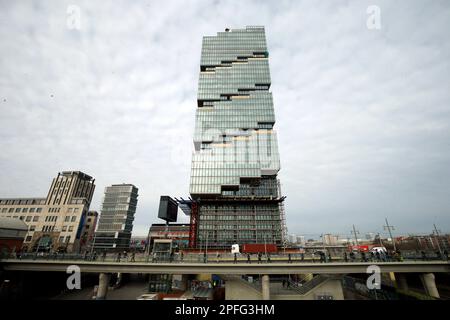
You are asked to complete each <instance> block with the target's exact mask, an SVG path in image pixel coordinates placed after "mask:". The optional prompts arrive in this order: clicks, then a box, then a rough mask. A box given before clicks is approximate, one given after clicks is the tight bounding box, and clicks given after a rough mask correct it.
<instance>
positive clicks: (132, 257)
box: [130, 251, 136, 262]
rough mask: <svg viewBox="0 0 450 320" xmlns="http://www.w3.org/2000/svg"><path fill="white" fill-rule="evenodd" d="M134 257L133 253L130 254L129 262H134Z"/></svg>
mask: <svg viewBox="0 0 450 320" xmlns="http://www.w3.org/2000/svg"><path fill="white" fill-rule="evenodd" d="M135 255H136V253H135V252H134V251H133V252H132V253H131V259H130V261H131V262H135V260H134V258H135Z"/></svg>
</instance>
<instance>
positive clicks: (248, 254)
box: [247, 253, 251, 263]
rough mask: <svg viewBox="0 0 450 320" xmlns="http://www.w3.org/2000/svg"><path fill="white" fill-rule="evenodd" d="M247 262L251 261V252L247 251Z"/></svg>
mask: <svg viewBox="0 0 450 320" xmlns="http://www.w3.org/2000/svg"><path fill="white" fill-rule="evenodd" d="M247 263H251V262H250V253H247Z"/></svg>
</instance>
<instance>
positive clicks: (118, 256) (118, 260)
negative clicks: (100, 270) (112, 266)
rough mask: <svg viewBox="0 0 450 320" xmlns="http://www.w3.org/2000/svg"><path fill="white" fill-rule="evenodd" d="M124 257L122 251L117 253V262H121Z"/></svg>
mask: <svg viewBox="0 0 450 320" xmlns="http://www.w3.org/2000/svg"><path fill="white" fill-rule="evenodd" d="M121 257H122V254H121V253H120V252H118V253H117V257H116V262H120V258H121Z"/></svg>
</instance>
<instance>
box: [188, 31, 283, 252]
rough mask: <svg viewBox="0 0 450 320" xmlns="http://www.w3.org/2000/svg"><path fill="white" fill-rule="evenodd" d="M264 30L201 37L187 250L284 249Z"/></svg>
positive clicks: (277, 157) (276, 149) (276, 152)
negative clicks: (272, 246) (271, 246)
mask: <svg viewBox="0 0 450 320" xmlns="http://www.w3.org/2000/svg"><path fill="white" fill-rule="evenodd" d="M268 58H269V53H268V51H267V45H266V37H265V31H264V27H259V26H258V27H256V26H255V27H253V26H252V27H250V26H248V27H246V28H245V29H232V30H229V29H226V30H225V31H224V32H219V33H217V36H206V37H204V38H203V44H202V56H201V62H200V78H199V84H198V96H197V102H198V107H197V111H196V123H195V133H194V146H195V151H194V154H193V156H192V168H191V181H190V194H191V197H192V199H193V200H194V204H193V207H192V213H191V229H192V230H191V239H190V244H191V246H193V245H194V243H195V246H197V247H203V246H204V247H216V248H218V247H222V248H228V247H229V246H230V245H232V244H235V243H238V244H247V243H259V244H263V243H267V244H268V243H271V244H277V245H282V244H283V241H284V240H285V239H284V237H285V224H284V213H283V200H284V197H282V196H281V194H280V188H279V182H278V180H277V173H278V171H279V170H280V161H279V154H278V145H277V137H276V133H275V131H274V129H273V127H274V124H275V115H274V109H273V101H272V93H271V92H270V91H269V89H270V84H271V81H270V72H269V61H268Z"/></svg>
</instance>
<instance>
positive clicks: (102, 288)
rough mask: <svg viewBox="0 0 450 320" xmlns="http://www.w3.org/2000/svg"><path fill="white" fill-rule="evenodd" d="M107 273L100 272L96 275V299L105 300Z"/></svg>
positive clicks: (108, 276) (107, 284)
mask: <svg viewBox="0 0 450 320" xmlns="http://www.w3.org/2000/svg"><path fill="white" fill-rule="evenodd" d="M109 279H110V274H109V273H100V275H99V277H98V289H97V297H96V299H97V300H105V299H106V294H107V293H108V287H109Z"/></svg>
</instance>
